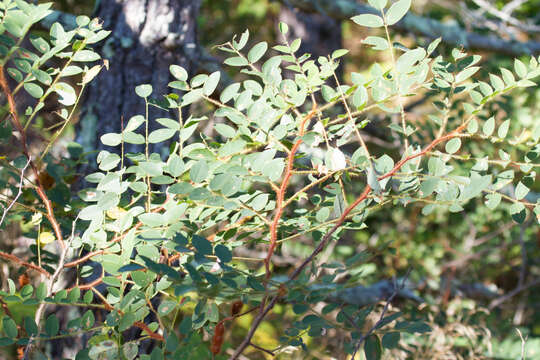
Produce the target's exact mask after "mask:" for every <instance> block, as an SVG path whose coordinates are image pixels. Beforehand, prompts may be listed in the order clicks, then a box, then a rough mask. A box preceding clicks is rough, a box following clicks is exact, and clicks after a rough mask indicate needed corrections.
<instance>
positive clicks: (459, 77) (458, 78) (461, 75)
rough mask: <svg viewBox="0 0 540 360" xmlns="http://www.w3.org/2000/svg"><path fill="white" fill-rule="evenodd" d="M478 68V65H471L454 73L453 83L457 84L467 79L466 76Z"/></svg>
mask: <svg viewBox="0 0 540 360" xmlns="http://www.w3.org/2000/svg"><path fill="white" fill-rule="evenodd" d="M478 70H480V67H479V66H471V67H469V68H467V69H465V70H463V71H461V72H460V73H458V74H457V75H456V78H455V83H456V84H459V83H461V82H463V81H465V80H467V79H468V78H470V77H471V76H473V75H474V74H475V73H476V72H477V71H478Z"/></svg>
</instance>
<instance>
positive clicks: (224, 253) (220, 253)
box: [214, 244, 233, 264]
mask: <svg viewBox="0 0 540 360" xmlns="http://www.w3.org/2000/svg"><path fill="white" fill-rule="evenodd" d="M214 253H215V254H216V256H217V257H218V258H219V260H220V261H221V262H222V263H224V264H225V263H228V262H230V261H231V260H232V258H233V257H232V252H231V250H229V248H228V247H226V246H225V245H222V244H218V245H216V247H215V248H214Z"/></svg>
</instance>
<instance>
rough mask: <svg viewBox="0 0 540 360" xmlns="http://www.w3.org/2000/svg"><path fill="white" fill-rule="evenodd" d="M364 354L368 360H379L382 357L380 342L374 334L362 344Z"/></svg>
mask: <svg viewBox="0 0 540 360" xmlns="http://www.w3.org/2000/svg"><path fill="white" fill-rule="evenodd" d="M364 354H365V355H366V359H368V360H379V359H380V358H381V356H382V348H381V341H380V340H379V337H378V336H377V335H375V334H372V335H370V336H368V338H367V339H366V342H365V343H364Z"/></svg>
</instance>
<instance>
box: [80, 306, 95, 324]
mask: <svg viewBox="0 0 540 360" xmlns="http://www.w3.org/2000/svg"><path fill="white" fill-rule="evenodd" d="M94 323H95V318H94V312H93V311H92V310H87V311H86V312H85V313H84V315H83V316H82V318H81V325H82V327H83V328H84V329H90V328H91V327H92V326H94Z"/></svg>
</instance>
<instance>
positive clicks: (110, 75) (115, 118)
mask: <svg viewBox="0 0 540 360" xmlns="http://www.w3.org/2000/svg"><path fill="white" fill-rule="evenodd" d="M199 7H200V0H101V1H100V3H99V6H98V7H97V9H96V16H98V17H99V18H100V19H102V20H103V21H104V28H106V29H108V30H112V34H111V37H110V38H109V39H108V40H107V41H106V42H105V44H104V45H103V46H102V48H101V49H98V50H100V53H101V54H102V56H103V57H104V59H107V60H108V61H109V70H108V71H106V70H104V71H102V73H101V74H100V75H99V76H98V77H97V78H96V79H95V81H94V82H93V83H92V84H91V85H90V86H89V88H88V90H87V94H86V99H85V102H84V108H83V111H82V114H81V119H80V121H79V123H78V129H77V130H78V131H77V142H78V143H79V144H81V145H82V146H83V148H84V150H85V151H91V150H96V149H98V150H101V149H103V148H104V145H103V144H101V142H100V137H101V135H103V134H106V133H110V132H116V133H119V132H120V131H121V119H122V118H124V121H125V122H126V123H127V121H128V120H129V119H130V118H131V117H132V116H134V115H137V114H144V113H145V106H144V100H143V99H141V98H140V97H138V96H137V95H136V94H135V87H136V86H137V85H140V84H151V85H152V87H153V89H154V92H153V95H152V96H153V97H155V98H159V97H161V96H162V95H166V94H167V93H170V92H171V91H170V90H171V89H168V88H167V84H168V83H169V82H170V81H172V77H171V75H170V73H169V66H170V65H171V64H177V65H180V66H183V67H184V68H185V69H186V70H187V71H188V72H189V73H193V72H194V70H196V69H195V66H196V64H195V61H196V57H197V56H196V51H197V46H196V44H197V36H196V19H197V15H198V12H199ZM168 115H169V114H168V112H166V111H164V110H160V109H159V108H156V107H153V106H151V107H150V119H155V118H156V117H166V116H168ZM152 125H155V122H152V121H150V128H151V129H152V128H153V126H152ZM163 148H164V146H163V145H161V149H163ZM133 149H134V148H129V147H128V148H126V150H127V151H131V150H133ZM108 150H109V151H112V150H111V148H108ZM153 150H158V151H159V150H160V149H159V148H157V147H156V148H154V149H153ZM90 163H91V164H93V161H91V162H90ZM89 167H90V168H93V167H95V165H89Z"/></svg>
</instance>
